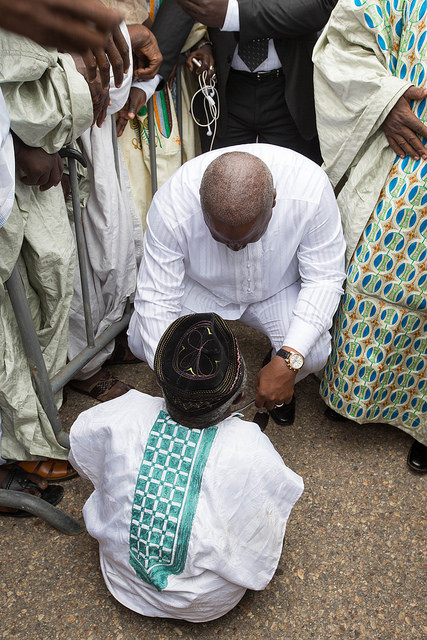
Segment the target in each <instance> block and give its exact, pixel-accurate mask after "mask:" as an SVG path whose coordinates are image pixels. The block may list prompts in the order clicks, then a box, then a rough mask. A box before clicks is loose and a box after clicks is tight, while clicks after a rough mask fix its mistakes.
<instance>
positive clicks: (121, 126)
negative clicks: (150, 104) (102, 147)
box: [116, 87, 147, 138]
mask: <svg viewBox="0 0 427 640" xmlns="http://www.w3.org/2000/svg"><path fill="white" fill-rule="evenodd" d="M146 101H147V96H146V95H145V91H143V90H142V89H139V88H138V87H132V88H131V90H130V93H129V98H128V100H127V102H126V104H125V105H124V106H123V107H122V108H121V109H120V111H118V112H117V113H116V131H117V137H118V138H119V137H120V136H121V135H122V133H123V131H124V130H125V127H126V125H127V123H128V120H133V119H134V117H135V115H136V114H137V113H138V111H139V110H140V109H141V108H142V107H143V106H144V104H145V103H146Z"/></svg>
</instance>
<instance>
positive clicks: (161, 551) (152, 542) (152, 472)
mask: <svg viewBox="0 0 427 640" xmlns="http://www.w3.org/2000/svg"><path fill="white" fill-rule="evenodd" d="M216 432H217V427H209V428H208V429H187V428H186V427H182V426H180V425H179V424H177V423H176V422H174V421H173V420H172V418H170V416H169V414H168V413H167V412H166V411H160V413H159V415H158V416H157V419H156V422H155V423H154V425H153V427H152V428H151V431H150V435H149V438H148V441H147V445H146V448H145V452H144V457H143V460H142V462H141V466H140V469H139V474H138V479H137V483H136V487H135V495H134V500H133V506H132V518H131V526H130V535H129V546H130V553H129V563H130V564H131V566H132V567H133V568H134V569H135V571H136V573H137V575H138V577H139V578H141V580H144V581H145V582H147V583H149V584H151V585H153V586H154V587H155V588H156V589H158V590H159V591H161V590H162V589H165V588H166V586H167V582H168V576H169V575H172V574H173V575H178V574H180V573H182V571H183V569H184V565H185V561H186V558H187V550H188V544H189V540H190V534H191V529H192V525H193V519H194V515H195V512H196V508H197V503H198V500H199V494H200V487H201V484H202V479H203V473H204V470H205V466H206V462H207V459H208V456H209V452H210V449H211V446H212V443H213V441H214V438H215V435H216Z"/></svg>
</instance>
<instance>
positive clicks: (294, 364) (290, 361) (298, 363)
mask: <svg viewBox="0 0 427 640" xmlns="http://www.w3.org/2000/svg"><path fill="white" fill-rule="evenodd" d="M276 356H280V357H281V358H283V360H284V361H285V362H286V364H287V365H288V367H289V369H291V371H299V370H300V369H301V367H302V366H303V364H304V357H303V356H302V355H301V354H300V353H292V352H291V351H286V350H285V349H279V351H276Z"/></svg>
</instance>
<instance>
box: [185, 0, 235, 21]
mask: <svg viewBox="0 0 427 640" xmlns="http://www.w3.org/2000/svg"><path fill="white" fill-rule="evenodd" d="M176 1H177V3H178V4H179V5H180V7H181V8H182V9H183V10H184V11H185V12H186V13H188V15H189V16H191V17H192V18H194V20H196V21H197V22H201V23H202V24H204V25H206V26H207V27H219V28H221V27H222V26H223V24H224V20H225V16H226V14H227V7H228V0H176Z"/></svg>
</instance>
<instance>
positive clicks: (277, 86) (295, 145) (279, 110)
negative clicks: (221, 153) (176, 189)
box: [213, 69, 322, 164]
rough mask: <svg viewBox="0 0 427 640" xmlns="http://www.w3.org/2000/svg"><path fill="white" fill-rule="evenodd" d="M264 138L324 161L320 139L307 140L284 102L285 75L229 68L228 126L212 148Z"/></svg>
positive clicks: (315, 159) (315, 160)
mask: <svg viewBox="0 0 427 640" xmlns="http://www.w3.org/2000/svg"><path fill="white" fill-rule="evenodd" d="M251 142H265V143H268V144H275V145H278V146H280V147H287V148H289V149H293V150H294V151H298V153H301V154H303V155H305V156H306V157H308V158H310V159H311V160H313V161H314V162H317V163H318V164H321V162H322V159H321V155H320V148H319V141H318V139H317V137H316V138H314V139H313V140H304V138H302V137H301V134H300V133H299V131H298V129H297V127H296V125H295V122H294V120H293V118H292V116H291V114H290V113H289V109H288V107H287V105H286V102H285V79H284V77H283V75H280V76H278V77H277V76H275V75H265V76H260V75H259V74H258V76H257V74H255V73H244V72H240V71H234V70H233V69H231V70H230V75H229V78H228V83H227V128H226V131H225V133H224V134H223V135H221V136H216V138H215V141H214V144H213V148H214V149H220V148H222V147H230V146H232V145H237V144H248V143H251Z"/></svg>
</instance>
